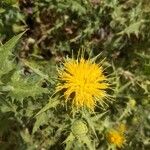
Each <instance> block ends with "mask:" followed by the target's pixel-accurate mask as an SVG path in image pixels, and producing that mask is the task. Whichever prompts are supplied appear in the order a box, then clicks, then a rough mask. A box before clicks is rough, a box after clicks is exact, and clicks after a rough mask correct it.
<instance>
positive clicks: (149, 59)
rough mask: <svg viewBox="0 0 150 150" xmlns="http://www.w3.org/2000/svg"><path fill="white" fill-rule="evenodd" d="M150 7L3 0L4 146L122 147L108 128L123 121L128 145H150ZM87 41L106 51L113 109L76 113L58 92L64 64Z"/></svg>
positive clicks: (126, 0) (105, 0) (90, 50)
mask: <svg viewBox="0 0 150 150" xmlns="http://www.w3.org/2000/svg"><path fill="white" fill-rule="evenodd" d="M149 8H150V4H149V0H134V1H132V0H111V1H110V0H36V1H33V0H20V1H17V0H2V1H0V149H2V150H3V149H4V150H5V149H6V150H7V149H10V148H11V149H14V150H17V149H18V150H28V149H29V150H30V149H33V150H34V149H37V150H44V149H45V150H48V149H52V150H53V149H54V150H55V149H56V150H58V149H66V150H88V149H89V150H94V149H95V150H99V149H102V150H106V149H119V148H117V147H115V146H114V145H113V144H112V143H109V142H108V140H107V138H106V133H107V131H109V130H110V129H115V128H116V126H118V125H120V124H125V125H126V127H127V128H126V131H125V137H126V144H125V145H124V146H123V147H122V148H120V149H125V150H133V149H136V150H139V149H140V150H141V149H143V150H146V149H149V145H150V139H149V133H150V125H149V123H150V115H149V107H150V102H149V100H150V80H149V79H150V32H149V31H150V26H149V23H150V9H149ZM25 29H27V31H26V32H23V33H20V32H22V31H24V30H25ZM18 33H20V34H18ZM15 34H18V35H16V36H14V35H15ZM10 37H12V38H11V39H10ZM21 37H22V38H21ZM6 41H7V42H6ZM19 41H20V42H19ZM79 49H85V57H86V58H87V57H88V56H93V57H95V56H97V54H99V53H101V57H102V58H103V57H106V61H105V62H104V64H103V66H104V67H106V69H105V71H106V73H107V74H108V76H109V82H110V83H111V86H112V89H113V90H110V91H109V90H108V93H109V94H110V95H111V97H112V100H109V102H108V104H107V105H108V106H106V107H105V109H104V108H99V107H96V109H95V112H89V111H87V110H85V109H81V110H79V112H77V113H75V114H72V111H71V107H68V106H67V107H66V104H65V103H64V98H63V95H61V93H56V90H55V89H56V85H57V76H58V72H57V67H59V65H60V63H61V62H63V59H64V57H65V56H66V55H67V57H70V56H71V55H72V53H73V55H74V56H76V55H78V52H79V51H78V50H79ZM97 61H99V60H97Z"/></svg>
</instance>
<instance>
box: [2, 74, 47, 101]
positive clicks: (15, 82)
mask: <svg viewBox="0 0 150 150" xmlns="http://www.w3.org/2000/svg"><path fill="white" fill-rule="evenodd" d="M7 87H8V88H7ZM5 89H8V91H9V92H10V93H9V96H11V97H14V98H16V99H17V100H23V99H24V98H26V97H30V96H31V97H32V98H36V97H37V96H39V95H42V94H43V93H48V92H49V91H48V89H46V88H43V87H42V86H41V83H39V82H37V81H36V80H31V79H30V78H29V77H24V78H23V77H21V75H20V74H19V72H16V73H15V74H14V75H13V76H12V78H11V82H10V83H8V85H7V86H6V87H5Z"/></svg>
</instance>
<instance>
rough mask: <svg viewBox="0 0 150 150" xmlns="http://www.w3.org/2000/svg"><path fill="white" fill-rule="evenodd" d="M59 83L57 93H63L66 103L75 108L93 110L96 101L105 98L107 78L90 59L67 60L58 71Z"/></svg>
mask: <svg viewBox="0 0 150 150" xmlns="http://www.w3.org/2000/svg"><path fill="white" fill-rule="evenodd" d="M59 81H60V83H59V84H58V86H57V91H64V97H65V99H66V101H69V100H70V101H71V103H72V106H74V107H76V108H80V107H83V106H85V107H87V108H89V109H91V110H94V107H95V105H96V102H97V101H99V102H102V101H103V100H104V99H105V98H107V94H106V91H105V90H106V89H107V88H108V83H107V82H106V81H107V78H106V76H104V74H103V69H102V67H101V66H100V65H98V64H96V63H94V62H93V61H92V60H90V59H88V60H85V59H84V58H81V59H77V60H74V59H67V60H66V61H65V62H64V65H63V69H62V70H61V69H60V70H59Z"/></svg>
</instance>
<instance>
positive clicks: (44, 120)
mask: <svg viewBox="0 0 150 150" xmlns="http://www.w3.org/2000/svg"><path fill="white" fill-rule="evenodd" d="M47 122H48V117H47V115H46V113H41V114H40V115H38V116H37V117H36V122H35V124H34V127H33V130H32V134H34V133H35V132H36V131H37V130H38V128H39V127H40V126H41V125H43V124H46V123H47Z"/></svg>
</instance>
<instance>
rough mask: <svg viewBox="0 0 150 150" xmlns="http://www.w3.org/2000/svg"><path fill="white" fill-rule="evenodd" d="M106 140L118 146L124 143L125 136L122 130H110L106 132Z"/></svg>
mask: <svg viewBox="0 0 150 150" xmlns="http://www.w3.org/2000/svg"><path fill="white" fill-rule="evenodd" d="M107 140H108V142H109V143H111V144H114V145H116V146H117V147H119V148H120V147H122V146H123V144H124V143H125V136H124V135H123V134H122V132H119V131H117V130H112V131H109V132H108V133H107Z"/></svg>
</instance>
